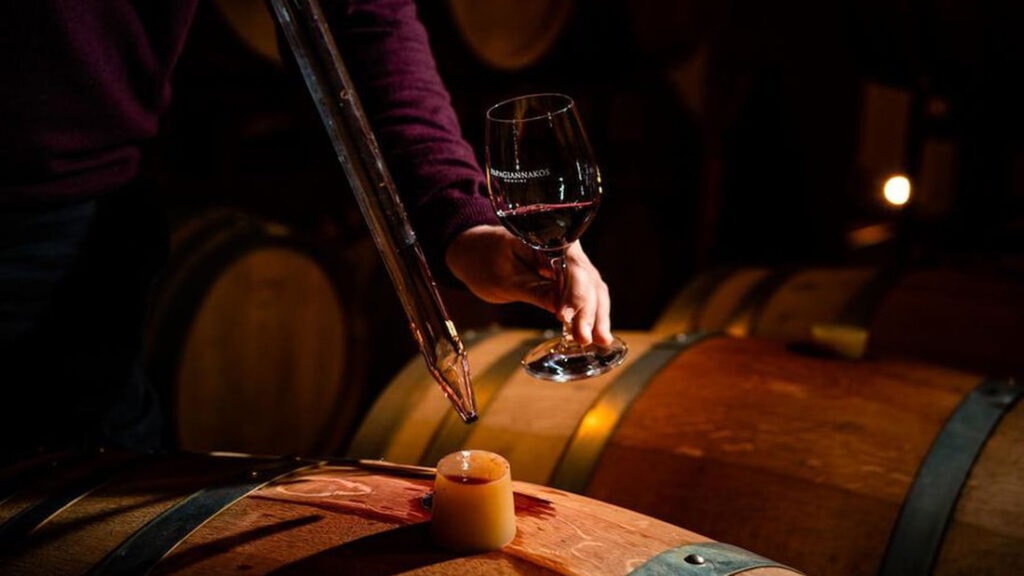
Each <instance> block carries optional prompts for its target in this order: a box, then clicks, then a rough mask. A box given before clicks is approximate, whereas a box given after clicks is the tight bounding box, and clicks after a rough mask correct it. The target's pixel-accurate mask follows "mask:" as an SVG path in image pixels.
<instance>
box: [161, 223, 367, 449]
mask: <svg viewBox="0 0 1024 576" xmlns="http://www.w3.org/2000/svg"><path fill="white" fill-rule="evenodd" d="M343 264H345V262H344V261H338V262H330V263H328V262H327V261H326V260H325V258H324V256H323V254H320V253H318V247H317V246H315V244H313V243H312V242H309V241H306V240H305V239H303V238H301V237H300V236H299V235H298V234H296V233H294V232H293V231H292V230H291V229H289V228H287V227H285V226H282V225H279V224H275V223H273V222H270V221H266V220H263V219H259V218H256V217H253V216H249V215H246V214H243V213H240V212H234V211H216V212H211V213H209V214H204V215H201V216H198V217H195V218H193V219H192V220H190V221H188V222H187V223H186V225H183V226H181V227H180V229H179V230H178V232H177V233H176V234H175V237H174V240H173V249H172V255H171V259H170V264H169V266H168V269H167V272H166V274H165V275H164V277H163V278H162V280H161V282H160V283H159V285H158V286H157V287H156V293H155V297H154V302H153V307H152V314H151V317H150V321H149V342H148V358H149V369H150V373H151V374H152V375H153V379H154V381H155V383H156V384H157V386H158V388H159V389H160V391H161V393H162V397H163V399H164V408H165V413H167V414H168V415H169V417H170V419H171V422H170V426H171V428H172V429H173V430H172V431H171V434H172V435H173V441H174V444H175V445H177V446H180V447H181V448H183V449H186V450H196V451H207V450H233V451H241V452H250V453H260V454H324V453H330V452H332V451H334V450H335V449H337V448H338V446H339V443H341V442H342V441H343V439H344V436H345V434H347V433H348V432H349V431H350V429H351V427H352V426H353V424H354V422H355V421H356V418H357V417H358V405H359V402H360V400H361V396H362V394H363V392H364V391H363V390H362V388H363V384H362V382H363V378H364V376H363V372H362V371H363V370H365V367H363V366H362V362H361V356H360V354H359V352H358V351H359V349H360V348H359V346H361V345H362V344H361V342H362V340H361V336H360V334H359V333H358V332H359V331H360V329H361V324H360V320H359V318H358V316H357V314H356V313H355V311H354V310H353V309H352V308H351V306H352V303H351V301H350V300H351V296H349V297H348V298H346V294H349V295H351V294H352V293H353V292H354V290H355V289H356V287H357V286H356V283H357V282H358V280H359V278H360V276H361V272H360V271H359V269H358V266H359V263H358V262H354V263H353V262H349V264H351V267H350V268H349V269H348V270H346V271H347V272H350V273H351V274H350V276H349V277H348V278H346V279H345V282H346V284H342V283H341V282H340V281H339V280H338V279H337V278H336V277H335V270H333V268H334V267H336V266H337V267H340V266H342V265H343ZM346 291H347V292H346Z"/></svg>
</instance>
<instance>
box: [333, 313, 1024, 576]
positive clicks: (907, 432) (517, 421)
mask: <svg viewBox="0 0 1024 576" xmlns="http://www.w3.org/2000/svg"><path fill="white" fill-rule="evenodd" d="M539 336H540V335H539V334H537V333H536V332H531V331H525V330H509V329H502V330H497V331H495V332H493V333H491V334H485V335H482V336H481V337H480V338H479V339H477V340H475V341H473V342H472V343H471V345H470V348H469V355H470V362H471V365H472V366H473V368H474V382H475V384H476V385H477V390H478V405H479V408H480V412H481V417H480V420H479V421H478V422H477V423H476V424H474V425H473V427H471V428H470V427H466V426H460V425H456V424H457V423H456V422H455V419H454V418H453V417H452V416H451V415H450V414H448V413H447V412H448V411H446V410H445V408H444V406H443V402H444V399H443V397H441V395H440V394H438V393H436V391H435V390H434V388H435V387H436V385H435V384H433V383H432V382H431V381H430V378H429V376H428V375H427V374H426V372H425V371H424V370H422V369H420V368H418V367H416V366H415V364H414V363H411V364H410V365H409V366H407V367H406V369H405V371H404V372H403V373H402V374H400V375H399V376H398V377H396V379H395V380H394V381H393V382H392V384H391V385H390V386H389V388H388V389H387V390H386V391H385V393H384V394H383V395H382V396H381V397H380V399H379V400H378V403H377V404H376V405H375V406H374V408H373V409H372V410H371V411H370V413H369V415H368V416H367V418H366V420H364V422H363V424H362V426H361V427H360V429H359V432H358V433H357V434H356V436H355V440H354V442H353V444H352V446H351V447H350V450H349V453H350V454H351V455H353V456H358V457H366V458H377V457H384V458H387V459H390V460H395V461H400V462H406V463H429V462H430V461H431V460H432V459H433V458H434V457H435V456H436V455H437V454H442V453H445V452H448V451H451V450H454V449H457V448H460V447H464V448H479V449H487V450H492V451H495V452H499V453H501V454H503V455H504V456H506V458H508V459H509V461H510V462H511V463H512V467H513V469H514V470H518V471H519V473H520V476H519V477H520V478H523V479H526V480H528V481H531V482H536V483H541V484H547V485H551V486H554V487H556V488H560V489H567V490H570V491H574V492H577V493H581V494H586V495H588V496H591V497H594V498H597V499H600V500H603V501H606V502H610V503H613V504H617V505H619V506H623V507H626V508H630V509H633V510H635V511H638V512H640V513H643V514H649V515H651V516H654V517H657V518H659V519H661V520H665V521H668V522H671V523H674V524H677V525H682V526H688V527H691V528H693V529H694V530H696V531H698V532H700V533H703V534H707V535H708V536H710V537H712V538H716V539H719V540H722V541H726V542H730V543H733V544H736V545H739V546H742V547H744V548H746V549H749V550H751V551H753V552H755V553H759V554H762V555H764V556H767V557H770V558H773V559H777V560H779V561H782V562H785V563H786V564H788V565H791V566H793V567H794V568H796V569H799V570H802V571H804V572H806V573H808V574H822V575H827V574H834V575H837V576H839V575H841V576H856V575H869V574H879V573H880V572H879V571H880V570H881V569H882V568H883V566H884V565H889V566H892V559H891V558H887V557H886V551H887V547H888V546H890V544H891V543H894V542H898V541H899V542H903V541H905V540H907V534H908V533H909V535H910V538H909V540H910V541H912V542H913V540H914V538H913V537H914V536H916V535H918V532H916V531H915V529H914V528H913V527H910V528H907V524H908V522H909V521H907V520H906V518H911V519H912V518H913V517H914V516H913V514H911V513H909V512H904V511H903V510H904V508H918V507H923V508H924V509H927V510H941V509H942V508H943V507H949V508H950V510H949V514H948V516H946V517H945V518H946V519H948V520H949V526H948V530H945V531H943V532H941V533H940V535H939V537H938V539H937V545H938V547H937V548H936V549H935V550H934V551H933V552H934V553H933V554H932V555H930V556H929V557H927V558H925V559H924V562H925V563H934V564H935V566H936V569H935V571H934V574H963V573H970V574H1007V573H1015V572H1018V571H1021V570H1024V552H1022V550H1024V520H1021V519H1022V518H1024V489H1022V485H1021V484H1020V482H1019V479H1020V478H1021V476H1022V474H1024V461H1022V460H1021V459H1020V458H1019V457H1018V456H1017V455H1015V451H1016V448H1015V447H1016V446H1019V443H1020V442H1021V440H1022V438H1024V409H1021V408H1020V405H1019V404H1016V398H1018V397H1019V395H1020V392H1019V388H1016V387H1014V386H1012V385H1008V384H1006V383H1005V382H1000V383H999V385H1000V386H1002V387H1003V388H1001V390H1002V391H1001V392H1000V391H997V392H992V391H991V390H989V389H988V388H986V386H988V385H990V384H991V382H989V381H987V380H985V379H983V378H982V377H981V376H978V375H976V374H971V373H965V372H960V371H955V370H952V369H948V368H943V367H939V366H933V365H927V364H922V363H918V362H909V361H897V360H887V361H881V360H860V361H850V360H844V359H837V358H830V357H820V356H806V355H801V354H796V353H794V352H792V351H791V350H789V349H788V348H787V346H786V345H785V344H784V343H783V342H780V341H773V340H765V339H755V338H730V337H724V336H722V337H706V336H700V335H697V336H690V337H687V338H674V337H669V338H665V337H662V336H659V335H656V334H654V333H645V332H623V333H621V334H620V336H621V337H622V338H623V339H624V340H625V341H626V342H628V343H629V344H630V347H631V356H630V358H629V359H628V360H627V363H626V364H624V365H623V366H622V367H621V368H620V369H618V370H616V371H613V372H611V373H609V374H606V375H602V376H599V377H597V378H593V379H589V380H583V381H578V382H570V383H565V384H559V385H551V384H550V383H543V382H540V381H536V380H533V379H531V378H529V377H528V376H526V375H525V374H524V373H523V372H522V370H521V369H520V367H519V365H518V359H519V357H520V356H521V354H522V351H523V350H525V349H528V347H529V346H530V345H531V343H532V342H533V341H534V340H535V339H536V338H538V337H539ZM1006 390H1011V391H1015V392H1011V393H1010V398H1009V399H1008V398H1007V397H1006V396H1005V394H1006ZM990 395H991V396H990ZM968 399H970V400H971V401H970V402H968V401H967V400H968ZM990 400H991V401H992V403H993V404H994V405H996V406H997V408H996V410H997V412H998V414H999V416H1000V417H1001V420H1000V419H999V417H997V418H995V420H994V424H993V426H994V427H995V429H994V431H993V432H992V433H991V436H990V437H988V441H987V442H984V443H982V444H980V445H978V446H976V447H975V448H974V449H973V450H974V451H973V452H972V449H971V448H964V449H953V450H952V451H951V452H952V453H953V454H958V455H959V456H960V457H963V456H965V455H966V456H967V457H968V458H969V459H968V461H967V462H966V463H965V464H964V469H963V472H964V474H965V476H966V481H965V482H964V483H963V488H962V491H959V497H958V496H957V494H958V490H957V489H954V490H953V492H952V495H950V494H948V493H947V494H945V496H938V497H934V501H929V499H928V497H925V498H924V500H921V497H919V496H914V497H913V498H911V497H910V496H909V494H911V493H914V492H917V491H918V490H916V489H915V487H916V486H919V485H939V484H942V481H943V480H944V479H945V478H946V477H947V476H952V472H951V469H952V468H951V467H952V462H953V460H954V459H953V458H947V457H945V456H943V453H942V451H940V452H939V453H938V455H937V456H936V455H935V453H933V450H934V449H935V448H934V446H933V445H947V444H948V442H949V441H948V440H943V442H941V443H940V442H938V439H939V438H940V437H946V436H949V435H950V434H952V436H953V438H954V439H953V444H954V445H956V443H957V441H958V439H962V438H961V436H962V435H963V436H967V437H976V436H977V435H978V433H977V431H974V430H972V429H971V427H970V426H967V427H964V428H962V427H961V426H960V424H959V423H954V424H953V425H951V426H949V429H950V430H951V432H947V431H946V430H947V422H948V421H950V419H951V417H952V416H953V415H955V414H958V413H961V412H963V410H964V408H963V407H962V406H964V405H966V406H967V411H968V412H970V411H971V410H973V409H974V407H975V406H976V403H977V402H979V401H980V402H981V403H982V404H985V403H987V402H989V401H990ZM1003 414H1005V416H1003ZM956 422H958V421H956ZM985 437H986V434H985V433H980V438H981V439H984V438H985ZM947 456H948V454H947ZM974 456H977V459H976V460H970V458H971V457H974ZM928 462H931V463H932V464H930V465H926V464H927V463H928ZM936 462H938V472H936V468H935V463H936ZM972 463H973V465H972ZM957 488H959V485H958V486H957ZM933 496H934V495H933ZM908 500H912V501H910V502H909V503H908ZM940 516H941V515H940ZM910 524H912V522H910ZM926 524H927V525H928V526H936V525H938V526H940V527H941V526H943V525H944V520H943V521H942V522H932V521H928V522H926ZM899 546H905V545H904V544H901V545H899ZM899 546H896V545H894V552H893V554H895V555H896V556H897V557H899V556H901V555H913V554H921V552H922V549H921V547H915V546H914V545H911V546H910V549H909V550H908V549H907V548H900V547H899ZM911 553H913V554H911ZM888 573H894V572H888ZM895 573H899V572H895Z"/></svg>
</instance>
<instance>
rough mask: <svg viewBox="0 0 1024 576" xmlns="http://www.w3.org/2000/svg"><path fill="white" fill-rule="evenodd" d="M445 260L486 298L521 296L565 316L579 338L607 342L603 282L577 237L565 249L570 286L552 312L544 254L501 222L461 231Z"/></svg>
mask: <svg viewBox="0 0 1024 576" xmlns="http://www.w3.org/2000/svg"><path fill="white" fill-rule="evenodd" d="M446 261H447V264H448V267H449V268H450V269H451V271H452V273H453V274H454V275H455V277H456V278H458V279H459V280H461V281H462V282H463V283H465V284H466V286H467V287H468V288H469V289H470V290H472V291H473V293H475V294H476V295H477V296H478V297H480V298H481V299H483V300H485V301H487V302H492V303H496V304H501V303H507V302H514V301H521V302H526V303H529V304H532V305H534V306H537V307H539V308H543V309H544V310H547V311H549V312H551V313H557V315H558V317H559V319H561V320H565V319H570V320H571V322H572V332H573V337H574V338H575V339H576V341H577V342H579V343H580V344H584V345H586V344H589V343H591V342H596V343H597V344H598V345H608V344H611V342H612V334H611V320H610V312H611V298H610V296H609V293H608V286H607V284H605V282H604V280H603V279H602V278H601V274H600V273H599V272H598V271H597V268H595V267H594V265H593V264H592V263H591V262H590V259H589V258H588V257H587V255H586V253H585V252H584V251H583V248H582V247H581V246H580V244H579V243H578V242H575V243H573V244H572V245H571V246H570V247H569V249H568V250H567V251H566V273H567V280H568V282H569V292H568V294H567V295H566V298H565V299H564V300H565V301H564V302H562V304H561V306H560V307H559V308H560V309H559V310H557V312H556V310H555V307H556V306H555V303H556V301H557V300H558V299H559V298H557V296H558V295H557V294H556V287H555V282H554V274H553V273H552V269H551V267H550V264H549V263H548V261H547V258H546V257H545V256H543V255H542V254H540V253H538V252H536V251H534V250H532V249H530V248H529V247H528V246H526V245H525V244H523V243H522V242H521V241H520V240H519V239H518V238H516V237H514V236H512V235H511V234H510V233H509V232H508V231H507V230H505V229H504V228H501V227H500V226H477V227H474V228H471V229H469V230H467V231H465V232H463V233H462V234H461V235H459V236H458V237H457V238H456V239H455V241H453V242H452V244H451V245H450V246H449V248H448V251H447V253H446Z"/></svg>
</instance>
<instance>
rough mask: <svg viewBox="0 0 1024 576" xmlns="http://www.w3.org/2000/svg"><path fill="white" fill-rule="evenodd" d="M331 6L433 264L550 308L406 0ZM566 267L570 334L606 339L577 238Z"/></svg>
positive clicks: (604, 314)
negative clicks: (504, 220)
mask: <svg viewBox="0 0 1024 576" xmlns="http://www.w3.org/2000/svg"><path fill="white" fill-rule="evenodd" d="M329 13H330V18H331V24H332V28H333V30H334V34H335V37H336V39H337V42H338V46H339V50H340V51H341V54H342V59H343V60H344V62H345V65H346V67H347V68H348V70H349V73H350V74H351V76H352V79H353V81H354V82H355V84H356V87H357V90H358V92H359V98H360V101H361V102H362V105H363V108H364V109H365V110H366V112H367V115H368V116H369V119H370V123H371V125H372V126H373V128H374V133H375V134H376V136H377V139H378V141H379V143H380V146H381V149H382V151H383V153H384V156H385V158H386V159H387V161H388V167H389V168H390V170H391V174H392V177H393V178H394V180H395V184H396V186H397V187H398V190H399V192H400V193H401V194H402V199H403V202H404V203H405V206H406V209H407V210H408V212H409V216H410V219H411V221H412V225H413V229H414V230H415V231H416V234H417V237H418V238H419V240H420V243H421V245H422V247H423V249H424V252H425V253H426V254H427V257H428V260H429V261H430V263H431V264H432V267H433V268H434V269H435V271H437V269H438V267H439V266H443V265H447V267H448V269H449V270H450V271H451V273H452V274H453V275H454V276H455V278H457V279H458V280H460V281H461V282H463V283H464V284H465V285H466V286H467V287H468V288H469V289H470V290H471V291H472V292H473V293H474V294H476V295H477V296H478V297H480V298H482V299H484V300H486V301H488V302H495V303H502V302H511V301H523V302H529V303H532V304H535V305H538V306H541V307H543V308H546V309H548V310H552V311H553V309H554V306H553V288H552V282H551V278H550V274H548V273H547V270H546V267H545V266H544V265H543V263H542V262H541V261H540V260H538V259H536V258H534V257H533V255H532V253H531V252H530V250H529V249H527V248H526V247H525V246H524V245H522V243H521V242H520V241H519V240H518V239H516V238H515V237H513V236H512V235H511V234H510V233H508V232H507V231H505V230H504V229H503V228H501V227H500V226H498V222H497V218H496V217H495V215H494V211H493V208H492V207H491V205H490V201H489V199H488V198H487V194H486V183H485V181H484V178H483V173H482V171H481V170H480V167H479V164H478V163H477V161H476V157H475V156H474V154H473V150H472V148H471V147H470V146H469V144H468V143H467V142H466V141H465V140H464V139H463V137H462V133H461V129H460V127H459V123H458V119H457V117H456V115H455V111H454V110H453V109H452V106H451V102H450V98H449V95H448V92H447V90H446V89H445V86H444V84H443V82H442V81H441V78H440V76H439V75H438V72H437V67H436V65H435V63H434V59H433V56H432V55H431V52H430V45H429V42H428V38H427V33H426V30H425V29H424V27H423V25H422V24H421V23H420V21H419V19H418V17H417V14H416V7H415V4H414V2H413V1H412V0H348V1H338V2H335V3H332V4H331V5H330V10H329ZM569 266H570V271H569V272H570V274H573V280H574V293H573V295H572V301H571V302H570V303H569V305H568V306H567V307H568V308H572V309H573V310H575V311H578V312H577V313H576V315H575V320H574V332H575V335H576V338H577V339H578V340H580V341H581V342H583V343H586V342H589V341H590V340H591V339H592V338H593V339H596V340H597V341H598V342H600V343H607V342H610V341H611V334H610V331H609V320H608V316H609V315H608V309H609V303H610V301H609V299H608V289H607V286H605V284H604V282H603V281H602V280H601V278H600V275H599V274H598V273H597V270H596V269H595V268H594V267H593V265H592V264H591V263H590V261H589V260H588V259H587V258H586V255H585V254H583V251H582V249H581V248H580V247H579V245H578V244H577V245H575V246H574V248H573V249H572V250H571V251H570V259H569ZM565 312H566V311H565V310H564V308H563V311H561V313H565ZM595 327H596V331H595V330H594V328H595Z"/></svg>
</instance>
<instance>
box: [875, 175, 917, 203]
mask: <svg viewBox="0 0 1024 576" xmlns="http://www.w3.org/2000/svg"><path fill="white" fill-rule="evenodd" d="M882 194H884V195H885V200H886V201H887V202H889V204H892V205H893V206H903V205H904V204H906V203H907V202H908V201H909V200H910V180H909V179H908V178H907V177H906V176H902V175H899V176H893V177H891V178H889V179H888V180H886V181H885V186H883V187H882Z"/></svg>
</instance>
